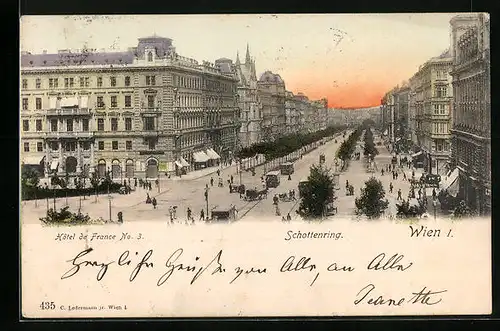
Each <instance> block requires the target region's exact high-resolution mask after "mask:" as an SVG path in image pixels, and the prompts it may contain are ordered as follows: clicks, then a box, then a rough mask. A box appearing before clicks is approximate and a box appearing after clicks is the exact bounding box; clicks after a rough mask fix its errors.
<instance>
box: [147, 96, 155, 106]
mask: <svg viewBox="0 0 500 331" xmlns="http://www.w3.org/2000/svg"><path fill="white" fill-rule="evenodd" d="M154 107H155V96H154V95H148V108H154Z"/></svg>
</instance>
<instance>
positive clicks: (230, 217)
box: [210, 205, 236, 222]
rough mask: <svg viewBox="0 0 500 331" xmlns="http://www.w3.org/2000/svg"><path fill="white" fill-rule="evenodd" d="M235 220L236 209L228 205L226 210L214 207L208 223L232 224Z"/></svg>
mask: <svg viewBox="0 0 500 331" xmlns="http://www.w3.org/2000/svg"><path fill="white" fill-rule="evenodd" d="M235 220H236V207H235V206H234V205H230V206H229V207H228V208H220V207H216V208H214V209H212V217H211V218H210V222H234V221H235Z"/></svg>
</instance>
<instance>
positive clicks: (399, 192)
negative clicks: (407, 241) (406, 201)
mask: <svg viewBox="0 0 500 331" xmlns="http://www.w3.org/2000/svg"><path fill="white" fill-rule="evenodd" d="M397 199H398V200H403V198H401V189H398V198H397Z"/></svg>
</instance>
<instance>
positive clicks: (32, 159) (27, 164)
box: [21, 155, 45, 177]
mask: <svg viewBox="0 0 500 331" xmlns="http://www.w3.org/2000/svg"><path fill="white" fill-rule="evenodd" d="M21 164H22V166H23V168H29V169H31V170H34V171H36V172H37V173H38V175H39V176H40V177H42V176H43V175H44V168H45V155H39V156H25V157H23V161H22V163H21Z"/></svg>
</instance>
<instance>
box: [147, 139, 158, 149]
mask: <svg viewBox="0 0 500 331" xmlns="http://www.w3.org/2000/svg"><path fill="white" fill-rule="evenodd" d="M148 147H149V149H150V150H154V149H155V148H156V141H155V140H154V139H149V141H148Z"/></svg>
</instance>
